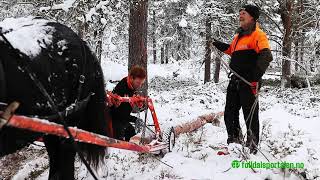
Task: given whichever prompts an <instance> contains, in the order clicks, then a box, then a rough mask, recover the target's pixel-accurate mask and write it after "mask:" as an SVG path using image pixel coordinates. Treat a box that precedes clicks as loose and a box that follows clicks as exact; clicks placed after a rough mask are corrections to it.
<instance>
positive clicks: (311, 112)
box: [0, 62, 320, 180]
mask: <svg viewBox="0 0 320 180" xmlns="http://www.w3.org/2000/svg"><path fill="white" fill-rule="evenodd" d="M103 63H104V64H103V66H104V67H105V68H104V72H105V77H106V79H107V80H120V79H121V78H122V77H123V76H125V75H126V67H125V66H122V65H119V64H116V63H112V62H103ZM186 64H189V63H186ZM115 69H117V72H118V73H116V74H115V73H113V72H114V70H115ZM199 71H200V70H199V69H197V68H195V67H192V66H190V67H189V66H187V65H183V64H174V65H172V64H169V65H150V67H149V83H150V86H149V87H150V92H149V94H150V96H151V97H152V98H153V99H154V101H155V109H156V112H157V114H158V117H159V120H160V123H161V126H162V128H166V127H170V126H174V125H177V124H181V123H183V122H187V121H190V120H192V119H193V118H195V117H197V116H199V115H203V114H208V113H212V112H219V111H223V109H224V104H225V89H226V85H227V82H224V81H225V80H226V78H222V80H221V83H220V84H218V85H216V84H214V83H207V84H206V85H203V83H202V82H201V80H200V78H199V75H201V76H202V71H201V74H200V72H199ZM174 76H176V77H174ZM201 76H200V77H201ZM222 76H223V77H225V76H224V74H223V73H222ZM113 86H114V85H112V84H110V83H108V84H107V88H108V89H110V88H112V87H113ZM312 90H313V93H314V95H312V94H311V93H310V92H308V90H307V89H300V90H298V89H287V90H284V91H283V90H280V89H278V88H274V87H263V88H262V92H261V97H260V126H261V127H260V128H261V143H260V150H261V152H258V154H257V155H249V154H247V153H246V149H244V150H243V149H242V147H241V146H240V145H236V144H231V145H229V150H230V155H225V156H223V155H222V156H218V155H217V151H218V150H217V147H220V146H225V145H226V138H227V134H226V129H225V126H224V122H223V118H222V119H221V122H220V124H219V125H212V124H207V125H205V126H204V127H203V128H201V129H199V130H197V131H196V132H193V133H189V134H183V135H181V136H180V137H178V138H177V142H176V146H175V148H174V149H173V152H171V153H167V154H166V155H165V156H164V157H157V156H154V155H148V154H138V153H135V152H131V151H125V150H118V149H111V148H110V149H109V155H108V156H107V157H106V158H105V161H106V164H105V165H104V166H102V167H101V169H99V171H98V173H99V176H100V177H101V179H139V180H140V179H255V180H256V179H280V178H281V179H303V177H302V176H306V177H307V178H308V179H320V154H319V151H318V149H319V148H320V132H319V130H318V128H319V124H320V123H319V121H320V112H319V107H320V95H319V94H320V88H319V87H317V88H314V89H312ZM149 117H150V116H149ZM241 122H242V124H244V121H243V117H242V115H241ZM243 132H245V126H243ZM30 149H31V150H34V151H36V153H38V155H37V156H28V157H25V158H23V160H21V162H19V163H17V164H18V166H19V168H16V170H15V172H16V173H15V175H14V177H13V179H17V180H19V179H24V178H26V179H34V178H35V179H38V180H42V179H43V180H44V179H47V176H48V165H47V163H48V162H47V156H46V153H44V151H43V150H41V148H39V147H36V146H30V147H28V148H26V149H24V150H23V151H30ZM21 156H24V153H20V154H19V153H16V154H14V155H13V157H6V158H3V159H0V166H2V165H3V164H4V163H5V162H7V163H8V159H10V158H18V159H19V158H20V157H21ZM244 157H246V158H249V160H252V161H263V162H268V160H270V161H271V162H278V161H287V162H303V163H304V165H305V168H304V169H297V170H288V169H287V170H283V169H233V168H231V162H232V161H233V160H236V159H237V160H243V158H244ZM266 158H267V159H268V160H267V159H266ZM160 160H161V162H160ZM162 162H164V163H166V164H167V165H165V164H164V163H162ZM168 165H170V166H171V167H169V166H168ZM0 174H1V173H0ZM76 174H77V179H88V180H89V179H91V178H90V176H89V174H88V173H87V171H86V170H85V167H84V166H83V165H82V164H80V163H79V162H77V163H76ZM2 178H3V177H2ZM0 179H1V176H0ZM9 179H10V178H9Z"/></svg>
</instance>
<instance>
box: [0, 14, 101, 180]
mask: <svg viewBox="0 0 320 180" xmlns="http://www.w3.org/2000/svg"><path fill="white" fill-rule="evenodd" d="M0 33H2V34H3V35H4V37H5V38H6V39H7V40H8V41H9V43H7V42H6V41H5V39H4V38H2V37H1V36H0V102H4V103H10V102H13V101H18V102H20V107H19V108H18V109H17V111H16V113H17V114H20V115H28V116H35V115H36V116H40V117H41V116H42V117H48V119H50V121H54V122H57V123H61V119H60V118H59V116H56V115H57V111H55V110H54V109H53V107H52V105H51V104H50V103H49V102H48V98H47V97H46V96H45V95H44V94H43V92H41V91H40V89H39V86H37V85H36V83H35V80H32V79H31V78H30V76H29V75H28V73H30V72H29V71H32V73H33V74H34V76H35V77H36V79H37V80H38V82H40V83H41V84H42V85H43V87H44V89H45V90H46V91H47V92H48V94H49V96H50V98H51V99H52V100H53V102H54V104H55V106H56V107H57V108H58V110H59V112H65V110H66V108H67V107H70V105H72V104H75V105H76V107H77V108H76V109H74V110H73V111H72V113H70V114H67V115H66V117H64V121H65V122H66V123H67V125H68V126H77V127H78V128H80V129H84V130H87V131H90V132H94V133H98V134H101V135H106V133H107V132H106V128H107V122H106V110H107V109H106V108H107V107H106V105H105V88H104V79H103V73H102V69H101V66H100V64H99V62H98V60H97V58H96V57H95V55H94V53H92V52H91V50H90V48H89V47H88V46H87V44H86V43H85V42H84V41H83V40H81V38H80V37H79V36H78V35H77V34H76V33H74V32H73V31H72V30H71V29H70V28H68V27H66V26H64V25H62V24H59V23H55V22H50V21H47V20H43V19H39V18H32V17H28V18H19V19H9V20H8V19H7V20H5V21H3V22H1V23H0ZM10 45H12V47H14V48H15V50H13V49H10ZM27 69H29V71H28V70H27ZM82 75H83V76H82ZM79 79H80V80H81V81H82V82H83V83H81V82H80V81H79ZM81 84H82V85H81ZM80 86H81V90H79V89H80V88H79V87H80ZM75 101H77V102H81V103H75ZM79 104H81V106H78V105H79ZM49 117H51V118H49ZM40 137H43V140H44V143H45V146H46V149H47V152H48V155H49V162H50V172H49V179H50V180H51V179H59V180H60V179H62V180H69V179H74V160H75V155H76V150H75V148H74V146H73V144H72V142H71V140H70V139H64V138H60V137H57V136H51V135H44V134H41V133H34V132H30V131H26V130H22V129H15V128H10V127H6V126H5V127H3V128H2V129H1V130H0V157H2V156H4V155H7V154H10V153H13V152H15V151H17V150H19V149H21V148H23V147H25V146H26V145H28V144H29V143H31V142H33V141H35V140H37V139H38V138H40ZM79 146H80V149H81V152H83V153H84V155H85V157H86V160H87V162H89V164H90V165H92V166H93V167H95V168H96V167H97V166H98V164H99V162H102V160H103V157H104V155H105V148H102V147H98V146H95V145H90V144H79ZM3 168H4V167H3Z"/></svg>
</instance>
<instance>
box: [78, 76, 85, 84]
mask: <svg viewBox="0 0 320 180" xmlns="http://www.w3.org/2000/svg"><path fill="white" fill-rule="evenodd" d="M85 79H86V77H85V76H84V75H80V77H79V82H80V83H81V84H83V83H84V80H85Z"/></svg>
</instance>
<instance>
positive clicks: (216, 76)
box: [214, 53, 221, 83]
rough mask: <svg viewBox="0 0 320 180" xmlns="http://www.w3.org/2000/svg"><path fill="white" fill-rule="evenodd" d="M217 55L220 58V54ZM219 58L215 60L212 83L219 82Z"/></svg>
mask: <svg viewBox="0 0 320 180" xmlns="http://www.w3.org/2000/svg"><path fill="white" fill-rule="evenodd" d="M217 55H219V56H220V53H218V54H217ZM219 56H217V57H216V59H215V70H214V82H215V83H218V82H219V77H220V69H221V60H220V57H219Z"/></svg>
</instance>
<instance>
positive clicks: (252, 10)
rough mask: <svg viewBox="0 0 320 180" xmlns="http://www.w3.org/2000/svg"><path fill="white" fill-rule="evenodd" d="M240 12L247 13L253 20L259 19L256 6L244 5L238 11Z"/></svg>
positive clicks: (258, 11)
mask: <svg viewBox="0 0 320 180" xmlns="http://www.w3.org/2000/svg"><path fill="white" fill-rule="evenodd" d="M242 10H245V11H247V12H248V13H249V14H250V16H252V17H253V19H254V20H257V19H258V18H259V15H260V10H259V8H258V7H257V6H254V5H250V4H249V5H245V6H242V8H241V9H240V11H242ZM240 11H239V12H240Z"/></svg>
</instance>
